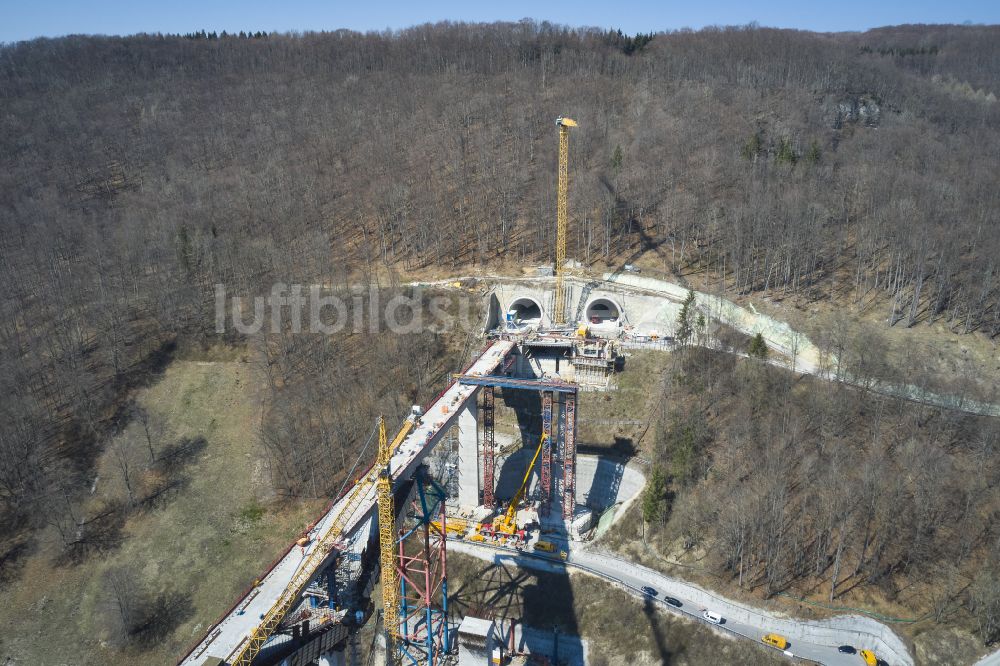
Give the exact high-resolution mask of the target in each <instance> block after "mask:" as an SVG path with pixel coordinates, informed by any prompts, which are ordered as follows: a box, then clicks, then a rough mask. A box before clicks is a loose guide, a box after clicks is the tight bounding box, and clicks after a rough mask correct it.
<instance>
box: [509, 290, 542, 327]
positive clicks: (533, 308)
mask: <svg viewBox="0 0 1000 666" xmlns="http://www.w3.org/2000/svg"><path fill="white" fill-rule="evenodd" d="M507 314H508V315H510V316H513V318H514V319H515V320H516V321H517V322H519V323H521V324H526V325H538V324H541V323H542V306H541V304H540V303H539V302H538V301H537V300H535V299H534V298H532V297H531V296H518V297H517V298H515V299H514V300H513V301H511V303H510V305H509V306H507Z"/></svg>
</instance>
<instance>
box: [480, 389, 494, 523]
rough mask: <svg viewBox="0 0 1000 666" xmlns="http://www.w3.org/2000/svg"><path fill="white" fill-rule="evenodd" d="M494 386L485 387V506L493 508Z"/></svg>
mask: <svg viewBox="0 0 1000 666" xmlns="http://www.w3.org/2000/svg"><path fill="white" fill-rule="evenodd" d="M494 399H495V396H494V395H493V387H492V386H487V387H485V388H483V506H485V507H486V508H487V509H493V508H494V507H495V506H496V498H495V497H494V495H493V490H494V480H495V476H496V439H495V437H494V433H493V425H494V421H495V418H494V417H495V414H494Z"/></svg>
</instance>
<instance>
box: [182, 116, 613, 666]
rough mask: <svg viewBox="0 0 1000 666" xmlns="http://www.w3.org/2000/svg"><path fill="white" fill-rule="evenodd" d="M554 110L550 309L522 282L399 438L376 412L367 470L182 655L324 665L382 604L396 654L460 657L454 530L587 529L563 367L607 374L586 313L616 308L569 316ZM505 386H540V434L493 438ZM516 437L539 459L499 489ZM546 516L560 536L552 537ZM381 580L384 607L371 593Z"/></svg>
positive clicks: (477, 536)
mask: <svg viewBox="0 0 1000 666" xmlns="http://www.w3.org/2000/svg"><path fill="white" fill-rule="evenodd" d="M556 124H557V126H558V130H559V182H558V197H557V199H558V204H557V225H556V231H557V233H556V248H555V252H554V254H555V258H556V262H555V267H554V277H555V288H554V289H553V290H551V291H550V293H548V294H547V297H543V298H540V299H539V300H541V301H544V302H545V310H547V311H548V315H547V316H545V315H543V313H542V309H543V306H542V305H541V304H540V303H539V302H538V301H536V300H535V299H534V298H532V297H531V296H524V297H515V298H514V299H513V301H512V302H511V303H509V304H507V305H508V307H506V308H503V309H502V311H497V312H494V313H493V314H492V315H491V320H490V322H489V324H488V328H490V329H492V330H491V337H492V338H493V339H492V340H491V341H489V342H488V344H487V346H486V347H485V348H484V349H483V351H482V352H481V353H480V354H479V355H478V356H477V357H476V358H475V359H474V360H473V361H472V363H471V364H470V365H469V366H468V367H467V368H466V369H465V371H464V372H462V373H460V374H457V375H455V376H453V377H452V379H451V382H450V383H449V385H448V386H447V388H445V389H444V391H442V392H441V393H440V394H439V395H438V396H437V397H436V398H435V399H434V400H433V401H432V402H431V403H430V404H429V405H427V406H426V407H424V408H420V407H417V406H414V408H413V410H412V411H411V414H410V415H409V416H408V418H407V419H406V420H405V421H404V423H403V426H402V427H401V428H400V429H399V431H398V433H396V435H395V436H394V437H392V438H391V439H390V438H389V437H388V435H387V433H386V424H385V421H384V419H380V420H379V423H378V424H377V426H376V428H375V431H374V432H373V434H372V436H371V438H370V439H369V443H371V441H373V440H375V439H376V438H377V441H378V445H377V448H378V450H377V454H376V456H375V462H374V463H373V464H371V466H370V467H368V468H367V469H366V470H365V471H364V472H363V473H361V474H357V473H356V471H352V478H355V479H356V481H355V482H354V483H353V484H352V485H351V486H350V487H349V488H347V489H346V490H345V491H344V492H343V493H342V494H341V496H340V497H338V498H337V499H336V500H335V501H334V502H332V503H331V504H330V506H329V507H328V509H327V510H326V512H325V513H324V514H323V516H321V517H320V518H319V520H317V521H316V522H315V523H314V524H313V525H312V526H310V528H309V529H308V530H307V531H306V532H305V533H304V534H303V535H302V536H301V537H300V538H299V539H298V540H297V541H296V542H295V543H294V544H292V545H290V546H289V548H288V550H286V552H285V553H284V555H283V556H281V557H279V558H278V559H277V560H276V561H275V563H274V564H273V566H272V567H271V568H270V569H269V570H268V571H267V572H266V573H265V574H264V575H263V576H261V578H260V579H258V580H257V581H255V582H254V584H253V585H252V586H251V588H250V589H248V590H247V591H246V593H245V594H244V595H243V596H242V597H241V598H240V599H239V600H238V601H237V602H236V603H235V604H234V605H233V606H232V608H231V609H230V610H229V611H228V612H227V613H226V614H225V615H224V616H223V617H222V618H220V619H219V621H217V622H216V623H215V624H213V625H212V626H211V628H210V629H209V630H208V631H207V632H206V633H205V635H204V637H203V638H202V639H201V640H200V641H199V642H198V643H197V644H196V645H195V646H194V647H192V648H191V650H190V651H189V652H188V653H187V654H186V655H185V656H184V657H183V658H182V659H181V661H180V662H179V663H180V664H182V665H184V666H187V665H191V666H218V665H221V664H227V665H230V666H247V665H249V664H287V665H288V666H294V665H296V664H312V663H319V664H321V665H322V666H329V665H332V664H343V663H346V661H347V659H348V657H352V656H353V658H352V659H351V662H352V663H358V661H357V654H356V653H357V644H356V640H355V639H356V635H357V631H358V629H359V627H360V626H362V625H363V624H364V623H366V622H367V621H369V619H370V617H371V616H373V615H374V616H375V618H376V621H379V622H381V625H382V632H380V634H381V636H382V639H383V641H384V649H385V654H386V662H387V663H390V664H401V663H407V664H427V665H429V666H430V665H433V664H443V663H449V662H450V663H454V662H455V660H456V656H455V655H456V653H457V643H456V638H457V635H458V634H459V633H460V632H459V629H460V627H459V626H458V625H457V624H456V623H455V621H454V620H453V619H452V618H451V617H450V614H449V610H448V607H447V600H448V591H447V542H448V537H451V538H462V539H468V540H470V541H480V542H486V541H488V542H490V543H492V544H495V545H497V546H498V547H505V548H511V549H514V550H525V549H527V550H535V551H538V552H539V553H542V554H548V555H549V556H551V557H552V558H553V559H554V560H556V561H558V559H559V557H560V555H562V556H565V552H564V551H563V549H564V548H566V547H567V546H566V545H565V543H566V542H567V540H568V539H570V538H571V537H572V536H573V535H574V534H575V533H577V532H578V531H579V530H580V529H581V527H583V528H585V526H584V525H583V524H582V523H581V521H583V522H586V521H587V520H589V516H590V513H589V512H588V510H587V509H586V508H585V507H583V506H581V505H580V504H579V503H578V502H577V489H576V485H577V484H576V481H577V454H576V428H577V394H578V391H579V384H578V382H576V381H567V379H566V378H564V376H566V375H570V377H568V378H570V379H583V380H584V384H588V383H589V384H593V385H595V386H596V385H600V384H601V383H602V382H604V383H605V384H606V383H607V381H608V377H609V375H610V373H611V371H612V370H613V368H614V364H615V360H616V353H617V349H616V348H615V346H614V344H613V343H611V342H609V341H608V340H606V339H602V338H600V337H591V336H590V335H588V325H589V324H594V325H595V326H599V325H601V324H603V323H605V321H607V320H608V319H612V317H609V316H607V315H608V314H609V313H611V310H612V309H613V308H614V306H612V307H611V308H608V307H607V305H606V304H603V303H598V304H597V308H596V309H595V307H594V305H593V304H590V305H589V306H585V305H583V304H581V306H580V311H578V312H576V313H575V314H576V316H575V317H574V316H573V314H574V313H571V312H569V311H568V307H567V306H568V300H569V299H568V293H567V284H566V282H565V280H564V277H565V276H564V273H565V270H566V268H565V266H566V238H567V220H568V201H567V199H568V191H569V187H568V179H569V167H568V141H569V132H568V130H569V128H571V127H575V126H576V125H577V123H576V122H575V121H573V120H571V119H569V118H564V117H560V118H558V119H557V121H556ZM586 296H587V295H586V294H583V295H582V298H583V299H584V300H585V299H586ZM601 307H603V308H604V309H600V308H601ZM584 308H586V309H585V310H584ZM592 311H594V312H598V311H599V313H600V314H599V315H598V314H591V312H592ZM614 314H615V315H616V316H615V317H614V318H613V319H615V321H617V315H618V313H614ZM581 315H584V316H586V318H585V319H583V320H581ZM568 321H569V322H571V323H569V324H567V323H566V322H568ZM561 361H562V365H561V366H560V362H561ZM500 394H502V395H504V396H510V395H512V394H526V395H531V396H534V400H535V402H536V403H537V405H538V407H539V410H538V411H539V414H538V416H539V418H540V424H541V427H540V432H538V433H537V435H534V434H528V433H526V432H525V433H521V434H522V437H521V438H520V439H521V441H515V442H513V445H507V446H502V445H501V443H500V442H498V438H497V434H496V432H495V425H496V422H497V402H498V397H497V396H498V395H500ZM446 439H447V440H448V441H449V442H451V443H454V442H455V441H456V440H457V458H458V461H457V463H456V462H454V461H453V460H451V461H450V462H445V463H444V464H443V465H441V464H439V465H437V467H438V472H437V473H436V474H435V473H432V470H431V468H432V466H433V460H432V458H433V455H432V452H433V451H434V449H435V447H436V446H437V445H438V444H439V443H440V442H442V441H443V440H446ZM366 448H367V445H366ZM442 448H448V447H447V446H446V447H442ZM452 448H454V447H452ZM520 448H524V449H525V450H526V451H527V452H528V453H533V455H531V456H530V462H529V463H527V464H526V465H523V466H522V467H521V468H519V470H520V471H519V472H518V474H517V476H518V477H519V478H520V483H519V484H518V485H517V488H516V490H515V491H514V492H513V493H510V492H508V493H500V492H499V489H498V482H499V464H500V463H501V462H503V461H505V460H506V459H507V458H508V457H510V456H509V454H510V451H511V449H520ZM362 455H364V452H362ZM446 458H447V456H444V457H441V460H445V459H446ZM456 486H457V491H455V492H453V493H450V492H449V490H448V488H449V487H456ZM501 495H505V496H501ZM543 529H544V530H545V533H546V534H547V535H554V536H547V537H546V539H547V540H543V539H542V538H541V537H542V531H543ZM376 581H381V584H382V592H381V596H382V604H381V608H380V609H375V608H374V605H373V604H372V602H371V595H372V591H373V588H374V585H375V582H376ZM471 620H472V619H471V618H470V622H471ZM471 624H475V623H474V622H471ZM473 633H474V632H473ZM352 652H353V653H354V654H353V655H352Z"/></svg>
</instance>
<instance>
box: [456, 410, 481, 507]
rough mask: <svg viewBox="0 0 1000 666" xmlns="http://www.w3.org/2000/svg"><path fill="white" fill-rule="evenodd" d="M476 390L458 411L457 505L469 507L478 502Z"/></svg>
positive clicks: (477, 412)
mask: <svg viewBox="0 0 1000 666" xmlns="http://www.w3.org/2000/svg"><path fill="white" fill-rule="evenodd" d="M476 395H478V392H477V393H476V394H473V397H472V399H470V400H469V401H468V402H466V403H465V406H464V407H463V408H462V410H461V411H460V412H459V413H458V505H459V507H461V508H463V509H471V508H473V507H475V506H476V505H478V504H479V488H480V486H481V485H482V481H481V479H480V478H479V468H480V465H479V430H478V429H477V425H476V424H477V419H478V415H479V408H478V407H477V405H476V400H477V397H476Z"/></svg>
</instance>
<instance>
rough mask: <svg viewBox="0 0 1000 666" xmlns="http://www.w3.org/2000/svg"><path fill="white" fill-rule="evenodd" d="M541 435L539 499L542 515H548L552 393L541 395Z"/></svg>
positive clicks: (550, 472) (550, 480)
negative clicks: (543, 439)
mask: <svg viewBox="0 0 1000 666" xmlns="http://www.w3.org/2000/svg"><path fill="white" fill-rule="evenodd" d="M542 435H543V436H544V437H545V446H543V447H542V470H541V472H540V476H541V478H540V479H539V486H540V488H539V491H540V492H539V499H540V501H541V504H542V513H548V511H549V503H550V501H551V499H552V391H544V392H543V393H542Z"/></svg>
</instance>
